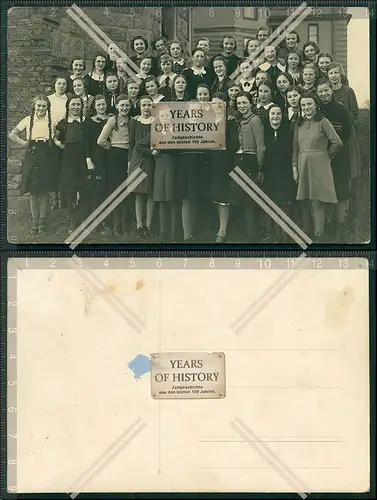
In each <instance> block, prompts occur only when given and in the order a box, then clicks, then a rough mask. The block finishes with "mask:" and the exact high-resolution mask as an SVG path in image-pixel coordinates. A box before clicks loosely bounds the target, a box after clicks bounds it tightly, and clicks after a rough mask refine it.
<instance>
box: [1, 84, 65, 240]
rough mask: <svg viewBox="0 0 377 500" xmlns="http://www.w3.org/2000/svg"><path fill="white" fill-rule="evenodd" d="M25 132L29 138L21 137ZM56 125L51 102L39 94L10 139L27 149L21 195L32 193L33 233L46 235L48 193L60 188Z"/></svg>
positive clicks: (12, 132)
mask: <svg viewBox="0 0 377 500" xmlns="http://www.w3.org/2000/svg"><path fill="white" fill-rule="evenodd" d="M24 131H25V133H26V139H22V138H21V137H20V134H21V133H22V132H24ZM54 132H55V124H54V123H53V122H52V120H51V104H50V101H49V99H48V98H47V97H46V96H45V95H43V94H38V95H37V96H36V97H35V98H34V99H33V108H32V112H31V114H30V116H27V117H25V118H24V119H23V120H21V121H20V123H19V124H18V125H17V126H16V127H15V128H14V129H13V130H12V131H11V133H10V134H9V138H10V139H11V140H12V141H14V142H16V143H17V144H19V145H20V146H23V147H25V148H26V153H25V157H24V160H23V167H22V177H21V185H20V192H21V194H25V193H30V210H31V214H32V218H33V225H32V228H31V234H33V235H35V234H37V233H39V234H45V232H46V218H47V215H48V211H49V193H50V192H54V191H56V187H57V158H56V150H55V148H54V147H53V137H54Z"/></svg>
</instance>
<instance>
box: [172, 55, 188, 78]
mask: <svg viewBox="0 0 377 500" xmlns="http://www.w3.org/2000/svg"><path fill="white" fill-rule="evenodd" d="M185 68H186V62H185V60H184V59H183V58H182V59H180V60H179V61H176V62H175V61H173V67H172V70H173V73H177V75H181V74H182V71H183V70H184V69H185Z"/></svg>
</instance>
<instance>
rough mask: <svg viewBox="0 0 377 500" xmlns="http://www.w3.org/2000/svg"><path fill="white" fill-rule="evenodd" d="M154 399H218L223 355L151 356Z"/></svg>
mask: <svg viewBox="0 0 377 500" xmlns="http://www.w3.org/2000/svg"><path fill="white" fill-rule="evenodd" d="M151 381H152V387H151V389H152V397H153V398H155V399H219V398H224V397H225V355H224V353H223V352H214V353H198V352H195V353H192V352H191V353H187V352H163V353H154V354H152V356H151Z"/></svg>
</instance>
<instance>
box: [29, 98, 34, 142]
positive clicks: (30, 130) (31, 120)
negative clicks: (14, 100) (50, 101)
mask: <svg viewBox="0 0 377 500" xmlns="http://www.w3.org/2000/svg"><path fill="white" fill-rule="evenodd" d="M34 114H35V103H34V104H33V109H32V110H31V115H30V126H29V147H30V144H31V135H32V133H33V126H34Z"/></svg>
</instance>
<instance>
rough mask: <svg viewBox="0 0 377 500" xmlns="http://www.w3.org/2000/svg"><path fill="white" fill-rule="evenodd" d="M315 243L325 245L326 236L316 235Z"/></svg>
mask: <svg viewBox="0 0 377 500" xmlns="http://www.w3.org/2000/svg"><path fill="white" fill-rule="evenodd" d="M313 241H314V243H324V241H325V238H324V235H323V234H318V233H314V237H313Z"/></svg>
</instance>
